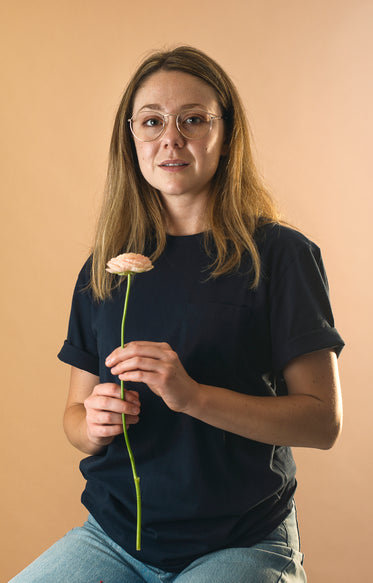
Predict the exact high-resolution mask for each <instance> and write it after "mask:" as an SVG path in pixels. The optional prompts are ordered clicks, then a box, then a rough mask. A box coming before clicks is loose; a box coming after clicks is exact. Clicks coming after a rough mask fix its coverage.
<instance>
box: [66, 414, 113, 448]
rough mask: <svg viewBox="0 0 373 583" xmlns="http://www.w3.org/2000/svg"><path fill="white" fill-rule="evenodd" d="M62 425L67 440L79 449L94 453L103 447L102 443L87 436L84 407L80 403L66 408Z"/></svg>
mask: <svg viewBox="0 0 373 583" xmlns="http://www.w3.org/2000/svg"><path fill="white" fill-rule="evenodd" d="M63 425H64V430H65V433H66V436H67V438H68V440H69V441H70V443H71V444H72V445H73V446H74V447H76V448H77V449H79V451H81V452H83V453H86V454H89V455H96V454H98V453H100V452H101V451H102V450H103V449H104V447H105V446H104V445H102V444H97V443H95V442H94V441H92V439H90V438H89V436H88V432H87V421H86V409H85V407H84V405H83V404H82V403H74V404H71V405H70V406H69V407H68V408H67V409H66V411H65V414H64V419H63Z"/></svg>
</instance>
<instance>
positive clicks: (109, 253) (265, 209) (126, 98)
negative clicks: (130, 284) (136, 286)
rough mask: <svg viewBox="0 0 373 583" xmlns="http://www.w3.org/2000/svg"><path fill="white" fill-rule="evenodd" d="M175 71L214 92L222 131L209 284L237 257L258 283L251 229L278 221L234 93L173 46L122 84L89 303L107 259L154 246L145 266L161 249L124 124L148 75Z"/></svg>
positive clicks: (193, 54) (105, 287) (205, 61)
mask: <svg viewBox="0 0 373 583" xmlns="http://www.w3.org/2000/svg"><path fill="white" fill-rule="evenodd" d="M159 70H165V71H181V72H184V73H188V74H190V75H194V76H196V77H198V78H199V79H202V80H203V81H204V82H205V83H208V84H209V85H210V86H211V87H212V88H213V89H214V90H215V92H216V96H217V99H218V102H219V105H220V107H221V110H222V115H223V117H224V124H225V138H226V155H225V156H224V157H222V158H221V160H220V163H219V166H218V168H217V171H216V173H215V176H214V177H213V180H212V183H211V194H210V198H209V208H208V221H209V231H208V232H207V233H206V239H205V241H206V248H207V249H208V247H209V245H208V241H209V240H210V242H211V240H212V241H213V242H214V247H215V253H214V257H215V258H214V260H213V261H212V265H211V269H212V271H211V277H217V276H219V275H222V274H225V273H228V272H230V271H232V270H234V269H235V268H236V267H238V266H239V264H240V261H241V256H242V253H243V252H244V251H248V252H249V253H250V255H251V257H252V264H253V286H254V287H255V286H256V285H257V283H258V281H259V275H260V259H259V255H258V251H257V248H256V245H255V241H254V233H255V230H256V228H257V227H258V225H259V224H262V223H269V222H276V221H278V214H277V211H276V208H275V206H274V203H273V201H272V199H271V196H270V195H269V193H268V191H267V190H266V188H265V187H264V185H263V183H262V181H261V179H260V178H259V176H258V172H257V170H256V167H255V163H254V160H253V156H252V151H251V146H250V138H249V130H248V124H247V121H246V116H245V111H244V108H243V106H242V103H241V100H240V97H239V95H238V92H237V90H236V88H235V86H234V84H233V83H232V81H231V80H230V78H229V77H228V75H227V74H226V73H225V72H224V71H223V69H222V68H221V67H220V66H219V65H218V64H217V63H216V62H215V61H214V60H212V59H211V58H210V57H208V56H207V55H206V54H204V53H203V52H201V51H200V50H198V49H195V48H193V47H189V46H180V47H177V48H175V49H173V50H170V51H160V52H156V53H153V54H151V55H150V56H149V57H148V58H147V59H145V60H144V62H143V63H142V64H141V65H140V67H139V68H138V69H137V71H136V72H135V74H134V75H133V77H132V79H131V80H130V82H129V84H128V86H127V88H126V90H125V92H124V95H123V97H122V100H121V103H120V105H119V108H118V112H117V114H116V118H115V122H114V129H113V134H112V139H111V144H110V155H109V165H108V172H107V181H106V188H105V198H104V202H103V206H102V210H101V215H100V217H99V221H98V225H97V232H96V238H95V243H94V248H93V259H92V277H91V287H92V291H93V294H94V296H95V297H96V298H97V299H105V298H107V297H108V296H110V292H111V290H112V288H113V285H114V282H113V278H112V276H110V275H109V274H107V273H106V272H105V265H106V263H107V261H108V260H109V259H111V258H112V257H114V256H116V255H118V254H119V253H123V252H134V253H143V252H144V249H145V246H146V244H147V243H148V242H149V241H153V243H154V249H155V251H154V253H153V255H152V260H153V261H154V260H155V259H157V257H159V256H160V255H161V253H162V251H163V249H164V247H165V243H166V230H165V223H164V212H163V207H162V201H161V197H160V194H159V192H158V191H157V190H156V189H155V188H153V187H152V186H151V185H150V184H148V183H147V182H146V180H145V179H144V177H143V176H142V174H141V171H140V168H139V165H138V161H137V156H136V151H135V146H134V142H133V138H132V134H131V132H130V128H129V125H128V122H127V120H128V119H129V118H130V117H131V116H132V114H133V111H132V106H133V101H134V97H135V95H136V92H137V90H138V89H139V88H140V87H141V85H142V84H143V83H144V82H145V80H146V79H147V78H148V77H149V76H150V75H152V74H153V73H155V72H157V71H159Z"/></svg>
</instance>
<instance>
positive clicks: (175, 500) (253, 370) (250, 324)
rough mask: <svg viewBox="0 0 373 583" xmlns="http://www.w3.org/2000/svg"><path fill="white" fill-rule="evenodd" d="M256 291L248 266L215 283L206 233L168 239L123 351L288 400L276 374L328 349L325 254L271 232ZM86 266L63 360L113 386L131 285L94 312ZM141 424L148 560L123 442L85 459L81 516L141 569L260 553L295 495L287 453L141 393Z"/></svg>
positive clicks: (279, 230)
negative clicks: (152, 349) (132, 348)
mask: <svg viewBox="0 0 373 583" xmlns="http://www.w3.org/2000/svg"><path fill="white" fill-rule="evenodd" d="M256 241H257V245H258V248H259V252H260V257H261V262H262V263H261V265H262V267H261V277H260V282H259V286H258V288H256V289H255V290H253V289H251V281H252V279H251V278H252V272H251V271H250V267H251V262H250V259H249V258H248V257H247V258H245V257H244V259H243V260H242V263H241V266H240V269H239V271H237V272H235V273H233V274H230V275H226V276H221V277H219V278H217V279H208V275H209V271H208V269H207V268H208V265H209V264H210V263H211V257H209V256H208V255H207V254H206V251H205V248H204V236H203V234H198V235H191V236H180V237H176V236H168V237H167V245H166V248H165V250H164V252H163V254H162V255H161V257H160V258H159V259H158V260H157V261H156V262H155V264H154V269H153V270H152V271H149V272H146V273H143V274H141V275H138V276H136V277H135V278H134V280H133V285H132V286H131V293H130V298H129V305H128V313H127V319H126V328H125V341H126V342H129V341H132V340H149V341H156V342H168V343H169V344H170V346H171V347H172V349H173V350H175V351H176V352H177V353H178V355H179V357H180V360H181V362H182V363H183V365H184V367H185V369H186V371H187V372H188V374H189V375H190V376H191V377H192V378H194V379H195V380H196V381H198V382H200V383H203V384H206V385H212V386H219V387H225V388H227V389H231V390H233V391H237V392H240V393H245V394H248V395H258V396H263V397H266V396H273V395H278V396H279V398H281V395H283V394H286V385H285V383H284V380H283V377H282V372H281V371H282V370H283V368H284V367H285V365H286V364H287V363H288V362H289V361H290V360H291V359H293V358H295V357H297V356H300V355H302V354H305V353H308V352H312V351H315V350H320V349H323V348H334V349H335V351H336V352H337V354H338V353H339V352H340V350H341V349H342V347H343V340H342V339H341V337H340V336H339V334H338V332H337V330H336V329H335V328H334V321H333V315H332V311H331V307H330V302H329V296H328V284H327V279H326V275H325V271H324V267H323V264H322V259H321V255H320V250H319V248H318V247H317V246H316V245H315V244H314V243H312V242H311V241H309V240H308V239H307V238H305V237H304V236H303V235H302V234H300V233H298V232H297V231H295V230H292V229H289V228H286V227H283V226H279V225H269V226H266V227H262V228H261V229H259V230H258V232H257V236H256ZM89 277H90V261H87V263H86V264H85V266H84V267H83V269H82V271H81V273H80V274H79V278H78V281H77V285H76V288H75V292H74V297H73V302H72V308H71V316H70V323H69V330H68V336H67V340H66V341H65V344H64V346H63V348H62V350H61V352H60V353H59V358H60V359H61V360H62V361H64V362H66V363H68V364H70V365H73V366H75V367H78V368H80V369H83V370H86V371H88V372H90V373H92V374H94V375H98V376H99V377H100V381H101V382H118V383H119V381H118V379H117V377H113V376H112V375H111V373H110V370H109V369H108V368H107V367H106V366H105V358H106V356H107V355H108V354H110V352H112V350H114V348H116V347H117V346H119V345H120V326H121V319H122V311H123V301H124V295H125V290H126V285H125V283H124V285H122V286H121V287H120V288H118V289H116V290H115V291H114V293H113V296H112V298H111V299H110V300H106V301H104V302H96V301H94V300H93V299H92V296H91V292H90V290H89V289H87V284H88V282H89ZM126 387H127V388H133V389H136V390H137V391H139V393H140V401H141V415H140V421H139V423H138V424H136V425H133V426H131V428H130V431H129V436H130V441H131V446H132V449H133V453H134V456H135V460H136V467H137V472H138V474H139V476H140V486H141V496H142V549H141V551H139V552H138V551H136V550H135V539H136V536H135V533H136V497H135V489H134V484H133V477H132V470H131V467H130V462H129V459H128V454H127V450H126V448H125V443H124V438H123V436H122V435H120V436H118V437H116V438H115V439H114V441H113V442H112V443H111V444H110V445H109V446H108V447H107V448H106V449H105V450H104V452H103V453H102V454H100V455H96V456H91V457H88V458H86V459H84V460H83V461H82V462H81V464H80V468H81V471H82V474H83V476H84V477H85V479H86V480H87V484H86V488H85V490H84V492H83V495H82V501H83V504H84V505H85V506H86V507H87V509H88V510H89V512H91V514H92V515H93V516H94V518H95V519H96V520H97V521H98V522H99V524H100V525H101V526H102V528H103V529H104V530H105V531H106V533H107V534H108V535H109V536H110V537H111V538H112V539H113V540H114V541H115V542H116V543H118V544H119V545H120V546H122V547H123V548H124V549H125V550H126V551H127V552H129V553H130V554H132V555H134V556H135V557H136V558H138V559H139V560H141V561H143V562H145V563H148V564H152V565H154V566H157V567H159V568H162V569H164V570H166V571H175V572H177V571H180V570H182V569H183V568H185V567H186V566H187V565H188V564H189V563H190V562H192V561H193V560H194V559H196V558H197V557H199V556H201V555H204V554H206V553H208V552H212V551H215V550H218V549H221V548H228V547H247V546H250V545H252V544H255V543H257V542H259V541H260V540H261V539H262V538H263V537H264V536H266V535H267V534H269V533H270V532H271V531H272V530H273V529H274V528H276V526H278V524H279V523H280V522H281V521H282V520H283V519H284V518H285V517H286V516H287V514H288V513H289V510H290V508H291V504H292V496H293V493H294V490H295V487H296V481H295V464H294V460H293V457H292V453H291V449H290V448H288V447H282V446H276V445H267V444H263V443H259V442H256V441H252V440H250V439H246V438H244V437H240V436H238V435H234V434H232V433H229V432H226V431H222V430H220V429H217V428H215V427H212V426H210V425H208V424H206V423H204V422H202V421H199V420H197V419H194V418H192V417H190V416H188V415H185V414H183V413H176V412H173V411H171V410H169V409H168V407H167V406H166V405H165V404H164V402H163V401H162V400H161V399H160V398H159V397H157V396H156V395H154V394H153V393H152V392H151V391H150V389H148V388H147V386H146V385H144V384H138V383H127V384H126Z"/></svg>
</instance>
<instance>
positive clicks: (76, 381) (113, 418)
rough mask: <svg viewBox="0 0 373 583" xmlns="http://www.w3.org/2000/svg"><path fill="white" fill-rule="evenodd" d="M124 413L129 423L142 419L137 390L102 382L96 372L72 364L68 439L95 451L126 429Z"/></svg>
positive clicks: (66, 422)
mask: <svg viewBox="0 0 373 583" xmlns="http://www.w3.org/2000/svg"><path fill="white" fill-rule="evenodd" d="M122 413H124V414H125V416H126V425H127V426H128V425H132V424H133V423H137V422H138V420H139V413H140V400H139V394H138V393H137V392H136V391H124V400H123V401H122V399H121V398H120V386H119V385H116V384H114V383H100V378H99V377H98V376H97V375H94V374H91V373H90V372H87V371H85V370H81V369H79V368H76V367H74V366H72V367H71V379H70V388H69V394H68V397H67V403H66V408H65V414H64V429H65V433H66V435H67V437H68V439H69V441H70V442H71V443H72V444H73V445H74V446H75V447H76V448H78V449H79V450H80V451H82V452H84V453H87V454H89V455H96V454H99V453H100V452H101V450H102V449H103V448H104V447H105V446H106V445H109V443H111V442H112V441H113V439H114V437H115V436H116V435H120V433H122V432H123V424H122Z"/></svg>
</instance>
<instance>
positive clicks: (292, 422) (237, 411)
mask: <svg viewBox="0 0 373 583" xmlns="http://www.w3.org/2000/svg"><path fill="white" fill-rule="evenodd" d="M107 366H110V367H111V372H112V373H113V374H117V375H119V378H120V379H122V380H124V381H133V382H142V383H145V384H147V385H148V386H149V388H150V389H151V390H152V391H153V392H154V393H155V394H157V395H159V396H160V397H161V398H162V399H163V400H164V402H165V403H166V404H167V405H168V406H169V407H170V409H172V410H173V411H178V412H182V413H186V414H187V415H190V416H192V417H195V418H196V419H200V420H201V421H204V422H205V423H208V424H210V425H213V426H215V427H218V428H220V429H223V430H225V431H229V432H231V433H235V434H237V435H241V436H243V437H247V438H249V439H252V440H255V441H259V442H262V443H268V444H273V445H286V446H294V447H297V446H298V447H314V448H319V449H329V448H331V447H332V446H333V445H334V443H335V442H336V440H337V438H338V436H339V433H340V431H341V426H342V399H341V390H340V383H339V374H338V366H337V357H336V355H335V353H334V351H333V350H331V349H325V350H319V351H316V352H311V353H308V354H305V355H303V356H299V357H297V358H294V359H293V360H292V361H290V362H289V363H288V365H287V366H286V367H285V369H284V371H283V374H284V378H285V381H286V384H287V387H288V394H287V395H286V396H280V397H276V396H268V397H257V396H251V395H244V394H242V393H237V392H236V391H232V390H230V389H225V388H221V387H213V386H209V385H202V384H199V383H197V382H196V381H194V380H193V379H192V378H191V377H189V375H188V374H187V373H186V371H185V369H184V368H183V366H182V364H181V362H180V360H179V358H178V356H177V354H176V353H175V352H173V351H172V349H171V348H170V346H169V345H168V344H166V343H153V342H131V343H130V344H128V345H127V346H126V347H125V348H124V349H121V348H118V349H116V350H115V351H114V352H113V353H112V354H111V355H110V357H109V359H108V360H107Z"/></svg>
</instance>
